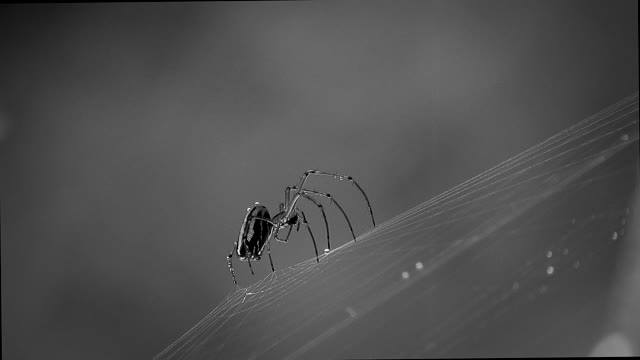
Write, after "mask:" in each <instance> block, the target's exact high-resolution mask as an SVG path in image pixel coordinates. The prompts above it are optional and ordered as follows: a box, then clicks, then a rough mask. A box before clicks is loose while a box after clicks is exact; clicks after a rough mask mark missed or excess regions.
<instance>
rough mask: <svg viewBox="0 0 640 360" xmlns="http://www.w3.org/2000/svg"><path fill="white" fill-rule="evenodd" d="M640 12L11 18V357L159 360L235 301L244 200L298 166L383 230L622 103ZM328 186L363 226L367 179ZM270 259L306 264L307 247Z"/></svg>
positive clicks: (4, 137) (319, 8)
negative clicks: (230, 298)
mask: <svg viewBox="0 0 640 360" xmlns="http://www.w3.org/2000/svg"><path fill="white" fill-rule="evenodd" d="M637 7H638V3H637V1H633V0H628V1H610V0H608V1H442V2H438V1H425V2H393V3H390V2H388V3H378V2H366V3H358V2H348V3H320V2H313V3H310V2H304V3H301V2H297V3H291V2H267V3H161V4H126V3H122V4H59V5H24V4H22V5H21V4H17V5H15V4H14V5H2V6H0V185H1V187H0V189H1V196H2V198H1V200H2V203H1V205H2V209H1V211H2V213H1V215H2V223H1V225H2V228H1V235H2V345H3V346H2V355H3V358H7V359H41V358H44V357H47V358H54V359H87V358H90V359H134V358H150V357H152V356H153V355H155V354H156V353H158V352H160V351H161V350H162V349H163V348H164V347H166V346H167V345H169V344H170V343H171V342H172V341H173V340H175V339H176V338H177V337H178V336H180V335H181V334H182V333H183V332H185V331H186V330H188V329H189V328H190V327H191V326H192V325H193V324H195V323H196V322H197V321H198V320H199V319H201V318H202V317H203V316H204V315H206V314H207V313H208V312H209V311H210V310H211V309H212V308H213V307H214V306H215V305H216V304H217V303H218V302H219V301H220V300H221V299H223V298H224V297H225V296H226V295H227V294H228V293H229V292H230V291H232V290H233V289H234V286H233V283H232V281H231V278H230V276H229V272H228V269H227V264H226V259H225V257H226V255H227V253H228V252H229V251H230V249H231V246H232V244H233V241H234V240H235V239H236V238H237V232H238V229H239V226H240V224H241V222H242V218H243V217H244V215H245V210H246V208H247V207H249V206H251V205H252V204H253V202H254V201H260V202H261V203H263V204H264V205H266V206H268V207H269V208H270V209H272V214H273V213H274V212H275V209H276V208H277V204H278V202H279V201H281V199H282V195H283V190H284V187H285V186H286V185H290V184H294V183H295V182H296V181H297V179H298V177H299V176H300V175H301V173H302V172H303V171H304V170H306V169H309V168H317V169H323V170H328V171H337V172H341V173H345V174H347V175H352V176H353V177H354V178H355V179H356V180H358V181H359V182H360V183H361V185H362V186H363V187H364V189H365V191H366V192H367V194H368V196H369V198H370V200H371V202H372V205H373V207H374V211H375V212H376V217H377V220H378V222H382V221H384V220H386V219H389V218H391V217H393V216H395V215H397V214H399V213H400V212H402V211H404V210H406V209H408V208H409V207H412V206H414V205H417V204H418V203H420V202H423V201H425V200H427V199H428V198H430V197H432V196H435V195H437V194H439V193H441V192H443V191H445V190H447V189H448V188H450V187H452V186H454V185H456V184H458V183H460V182H462V181H464V180H466V179H468V178H470V177H472V176H474V175H476V174H477V173H479V172H481V171H483V170H485V169H487V168H489V167H491V166H493V165H496V164H497V163H499V162H501V161H503V160H506V159H507V158H509V157H511V156H513V155H515V154H517V153H519V152H520V151H523V150H525V149H527V148H529V147H531V146H533V145H535V144H537V143H538V142H540V141H542V140H544V139H546V138H547V137H549V136H551V135H553V134H555V133H557V132H558V131H560V130H562V129H564V128H566V127H568V126H570V125H571V124H573V123H575V122H577V121H579V120H582V119H583V118H585V117H587V116H589V115H591V114H593V113H595V112H597V111H599V110H601V109H602V108H604V107H606V106H608V105H610V104H612V103H614V102H616V101H617V100H619V99H621V98H623V97H625V96H627V95H630V94H631V93H632V92H634V91H637V89H638V17H637ZM313 186H314V187H317V188H318V190H322V191H325V190H326V191H330V192H332V193H336V194H340V196H341V197H340V198H338V199H344V203H345V208H347V212H348V214H349V215H350V217H351V219H352V221H353V222H354V228H355V229H356V231H357V232H358V233H361V232H363V231H365V230H366V229H368V227H369V226H370V224H369V223H367V216H366V215H367V214H366V208H365V207H364V205H363V203H362V199H361V198H359V194H357V193H355V190H354V189H353V188H351V187H349V186H347V185H346V184H341V183H339V182H338V183H337V184H336V183H335V182H331V181H318V182H317V183H315V184H314V185H313ZM336 196H338V195H336ZM328 211H329V212H330V214H329V215H330V221H331V222H330V226H331V228H332V230H333V229H335V232H333V233H335V243H334V244H335V246H337V245H340V243H341V242H342V243H344V241H347V240H348V238H346V237H344V236H341V235H345V234H346V233H345V232H344V227H345V224H344V222H343V220H342V219H341V218H340V217H339V215H336V210H335V209H330V210H328ZM307 213H308V214H311V213H313V209H310V210H309V211H308V212H307ZM311 217H312V219H311V221H312V226H314V230H315V229H317V232H318V235H317V236H316V237H317V238H319V243H320V244H319V246H321V244H322V240H320V239H322V238H323V233H322V232H321V231H322V226H323V225H322V222H321V218H320V217H319V216H318V215H317V213H313V215H312V216H311ZM333 233H332V234H333ZM296 239H298V240H296ZM273 252H274V261H275V265H276V267H279V268H281V267H283V266H288V265H292V264H295V263H297V262H299V261H302V260H305V259H307V258H309V257H312V256H313V250H312V247H311V245H309V243H308V239H307V238H305V237H304V236H302V233H300V234H299V235H293V238H292V240H291V241H290V243H289V244H286V245H284V244H275V245H274V247H273ZM235 264H236V268H238V273H239V281H240V283H241V285H244V286H246V285H248V284H250V283H252V282H254V281H256V280H258V279H260V278H262V277H263V276H264V275H266V274H268V262H265V261H262V262H260V263H258V264H256V265H255V266H254V268H256V270H257V271H256V272H257V275H256V277H253V278H252V277H250V275H249V274H248V272H247V271H246V269H245V267H246V263H240V262H239V261H236V262H235Z"/></svg>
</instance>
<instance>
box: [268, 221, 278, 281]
mask: <svg viewBox="0 0 640 360" xmlns="http://www.w3.org/2000/svg"><path fill="white" fill-rule="evenodd" d="M276 232H277V230H276ZM270 244H271V241H269V240H267V254H268V255H269V262H270V263H271V271H273V272H276V269H275V268H274V267H273V259H272V258H271V245H270Z"/></svg>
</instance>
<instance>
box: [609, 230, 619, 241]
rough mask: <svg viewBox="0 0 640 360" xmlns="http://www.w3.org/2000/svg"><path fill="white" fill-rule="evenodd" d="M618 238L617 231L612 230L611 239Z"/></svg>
mask: <svg viewBox="0 0 640 360" xmlns="http://www.w3.org/2000/svg"><path fill="white" fill-rule="evenodd" d="M616 239H618V233H617V232H615V231H614V232H613V234H612V235H611V240H616Z"/></svg>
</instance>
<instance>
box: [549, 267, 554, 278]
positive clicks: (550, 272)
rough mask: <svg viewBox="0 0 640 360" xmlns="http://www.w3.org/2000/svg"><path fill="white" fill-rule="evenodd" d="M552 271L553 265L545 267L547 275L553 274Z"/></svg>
mask: <svg viewBox="0 0 640 360" xmlns="http://www.w3.org/2000/svg"><path fill="white" fill-rule="evenodd" d="M554 271H555V270H554V268H553V266H549V267H548V268H547V275H549V276H551V275H553V272H554Z"/></svg>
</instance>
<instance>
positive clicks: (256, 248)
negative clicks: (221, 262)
mask: <svg viewBox="0 0 640 360" xmlns="http://www.w3.org/2000/svg"><path fill="white" fill-rule="evenodd" d="M310 175H324V176H331V177H333V178H336V179H340V180H348V181H350V182H351V183H352V184H353V185H355V186H356V187H357V188H358V190H360V192H361V193H362V195H363V196H364V199H365V200H366V201H367V206H368V207H369V213H370V214H371V221H372V222H373V226H374V227H375V226H376V222H375V220H374V218H373V210H371V204H370V203H369V198H367V195H366V194H365V193H364V190H362V188H361V187H360V185H358V183H356V182H355V180H353V178H352V177H351V176H344V175H339V174H332V173H328V172H324V171H318V170H308V171H305V173H304V174H303V175H302V178H301V179H300V182H299V183H298V185H297V186H287V187H286V188H285V191H284V203H280V212H279V213H278V214H276V215H275V216H273V217H271V216H270V214H269V210H267V208H266V207H264V206H262V205H260V204H259V203H255V206H254V207H253V208H249V209H247V215H246V216H245V218H244V221H243V222H242V226H241V227H240V234H239V235H238V240H237V241H236V242H235V243H234V244H233V249H232V250H231V253H229V255H228V256H227V264H228V266H229V271H230V272H231V277H232V278H233V282H234V283H235V284H236V285H237V284H238V283H237V282H236V276H235V272H234V271H233V265H232V263H231V258H232V257H233V254H234V253H235V254H236V255H237V256H238V258H239V259H240V260H243V261H247V262H248V263H249V268H250V269H251V273H252V274H253V268H251V260H260V257H261V256H262V252H263V251H264V248H265V247H266V248H267V254H268V255H269V262H270V263H271V270H272V271H275V268H274V267H273V259H271V249H270V247H269V245H270V241H271V239H272V238H275V239H276V240H278V241H282V242H287V241H288V240H289V236H290V235H291V231H292V230H293V228H294V227H296V231H298V230H299V229H300V223H302V224H303V225H304V226H305V227H306V228H307V230H308V231H309V235H310V236H311V241H313V247H314V249H315V251H316V261H318V262H320V260H319V258H318V247H317V246H316V239H315V238H314V236H313V233H312V232H311V228H310V227H309V223H308V222H307V217H306V216H305V214H304V212H303V211H302V210H300V209H299V208H298V207H297V206H296V204H297V202H298V200H299V199H301V198H302V199H305V200H309V201H311V202H312V203H313V204H315V205H316V206H317V207H318V208H319V209H320V211H321V212H322V217H323V218H324V224H325V227H326V230H327V249H328V250H331V242H330V241H329V223H328V222H327V216H326V214H325V212H324V207H323V206H322V204H320V202H318V201H317V200H316V199H314V198H313V197H312V196H321V197H325V198H328V199H329V200H331V202H332V203H333V204H335V205H336V207H337V208H338V209H339V210H340V212H341V213H342V215H344V218H345V219H346V220H347V224H348V225H349V229H350V230H351V235H352V236H353V240H354V241H355V239H356V236H355V234H354V233H353V227H352V226H351V222H350V221H349V218H348V217H347V214H346V213H345V212H344V210H343V209H342V207H341V206H340V205H339V204H338V202H337V201H336V200H335V199H334V198H333V197H332V196H331V195H330V194H327V193H323V192H319V191H315V190H309V189H305V188H304V183H305V182H306V180H307V178H308V177H309V176H310ZM292 190H293V196H292V193H291V191H292ZM286 228H288V229H289V230H288V232H287V236H286V238H284V239H281V238H279V237H278V232H279V231H280V230H281V229H286Z"/></svg>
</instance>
